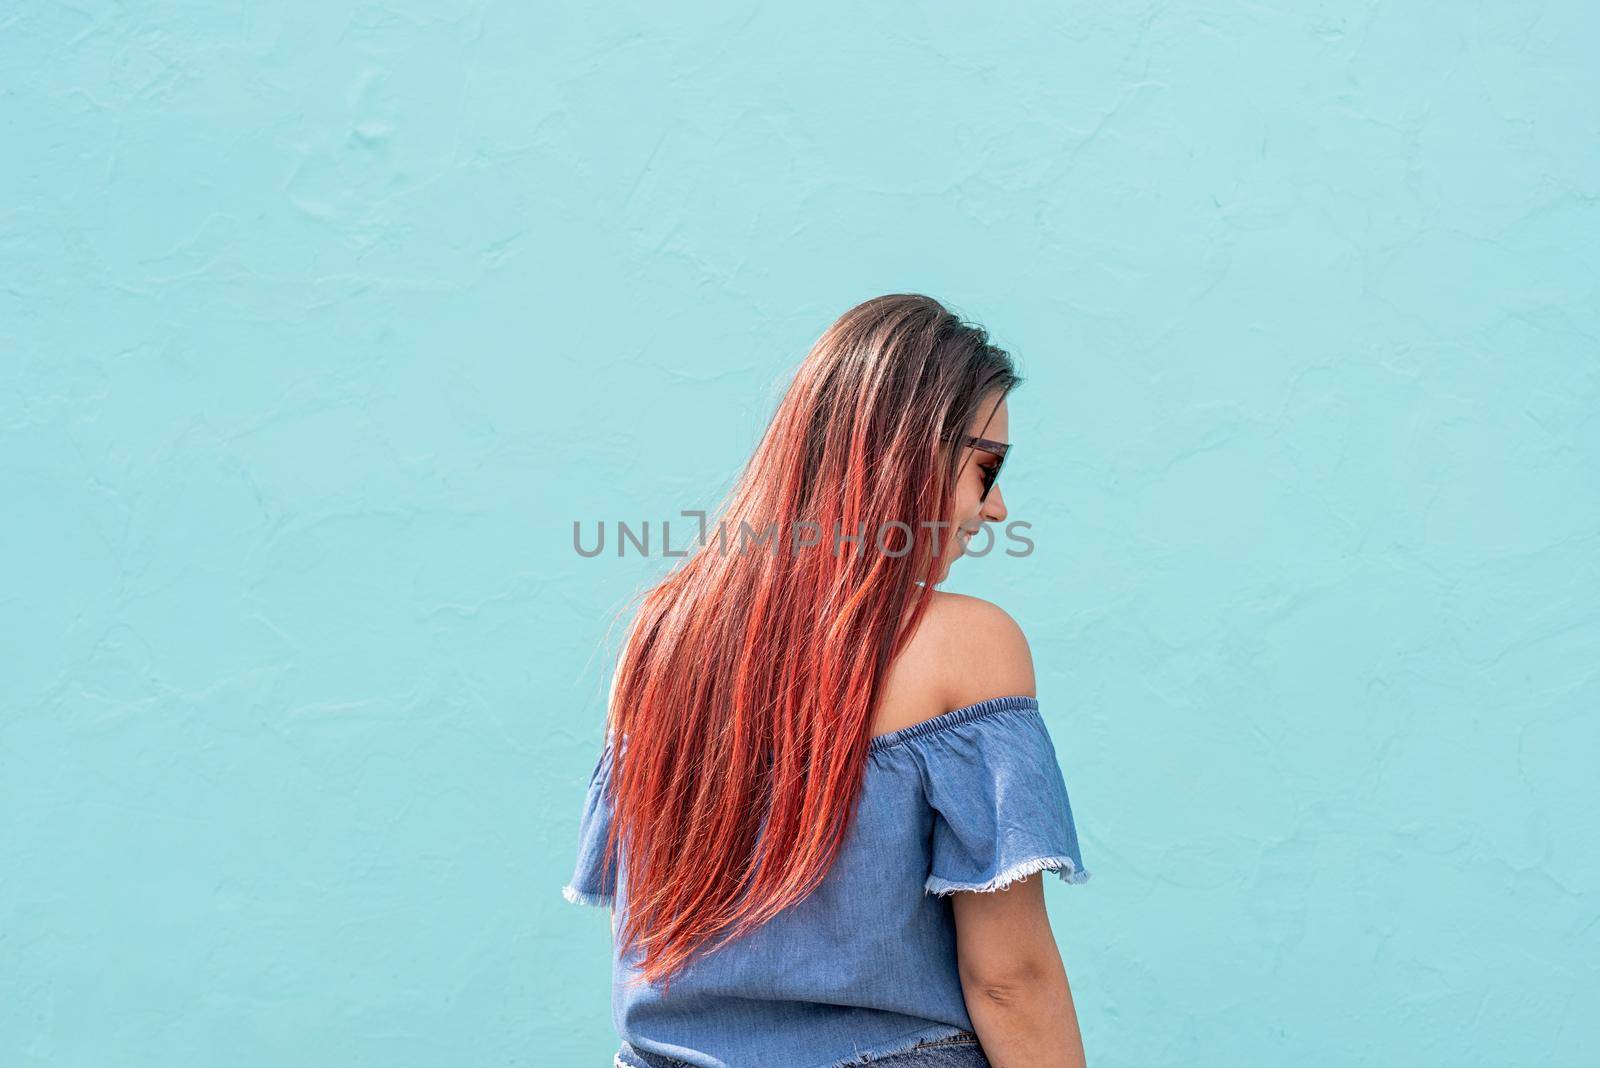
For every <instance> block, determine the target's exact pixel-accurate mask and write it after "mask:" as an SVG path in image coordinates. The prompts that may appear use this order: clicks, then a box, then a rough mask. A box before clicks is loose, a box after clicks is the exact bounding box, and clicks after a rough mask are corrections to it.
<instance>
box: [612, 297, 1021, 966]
mask: <svg viewBox="0 0 1600 1068" xmlns="http://www.w3.org/2000/svg"><path fill="white" fill-rule="evenodd" d="M1020 381H1021V379H1020V378H1019V377H1018V375H1017V373H1016V370H1015V368H1014V366H1013V364H1012V360H1011V357H1010V356H1009V355H1008V354H1007V353H1006V352H1004V351H1003V350H1001V349H999V348H996V347H995V346H993V345H991V344H990V343H989V340H988V335H987V333H986V332H985V331H984V330H983V328H981V327H979V326H976V325H973V324H970V323H967V322H964V321H963V320H962V319H960V318H959V317H957V316H956V315H955V314H953V313H952V312H950V311H948V310H947V309H946V308H945V307H944V306H943V305H941V304H940V303H939V302H938V301H936V300H933V299H932V298H930V297H925V296H921V295H917V294H892V295H888V296H881V297H876V298H874V299H872V300H868V301H865V302H864V303H861V304H858V305H857V306H855V307H854V308H851V309H850V310H849V311H848V312H846V313H845V314H844V315H843V316H841V317H840V318H839V320H838V321H837V322H835V323H834V324H833V325H832V326H830V327H829V328H828V330H827V331H826V332H825V333H824V334H823V335H822V337H821V338H820V339H818V341H817V343H816V345H815V346H813V347H812V349H811V352H810V353H809V354H808V355H807V356H806V358H805V361H804V362H803V363H802V364H801V365H800V368H799V370H798V371H797V372H796V374H795V376H794V380H793V382H792V383H791V384H790V386H789V388H788V390H787V391H786V393H785V395H784V397H783V400H782V402H781V403H780V404H779V405H778V409H777V411H776V413H775V414H774V415H773V418H772V422H771V424H770V425H769V426H768V428H767V431H766V434H765V435H764V436H763V438H762V440H761V443H760V445H759V446H758V447H757V448H756V450H755V453H754V455H753V456H752V457H751V458H750V461H749V463H748V464H747V465H746V467H745V469H744V472H743V473H742V475H741V476H740V479H739V481H738V482H737V483H736V485H735V486H734V487H733V489H732V491H731V492H730V493H729V496H728V499H727V501H726V503H725V505H724V508H723V510H722V512H721V514H720V515H717V516H708V517H707V520H706V524H705V528H704V529H705V530H706V532H707V533H706V536H705V537H704V538H702V539H701V544H700V545H699V546H698V547H697V548H696V549H695V551H694V552H693V553H691V554H690V555H689V556H687V557H685V558H684V560H683V561H682V563H680V565H679V566H678V567H677V568H675V569H674V570H673V571H672V572H671V573H670V574H669V575H668V576H667V577H666V578H665V579H663V580H662V581H661V582H660V583H659V584H657V585H656V586H654V587H653V588H651V589H649V590H647V591H645V592H644V593H643V594H642V600H641V601H640V603H639V607H638V609H637V612H636V614H635V615H634V618H633V622H632V625H631V626H630V627H629V628H628V638H627V641H626V643H625V646H624V649H623V652H622V656H621V658H620V660H619V663H618V667H617V674H616V681H615V683H614V686H613V689H612V695H611V701H610V705H609V709H608V712H607V721H606V722H607V729H608V731H609V732H612V733H613V735H614V739H615V743H616V744H615V748H614V750H613V770H612V776H611V781H610V788H611V790H612V794H611V801H612V813H613V818H612V823H611V830H610V833H609V834H608V836H607V841H606V847H605V848H606V856H607V858H608V860H609V859H614V858H615V857H616V856H618V851H619V850H620V851H621V855H622V856H624V857H625V858H626V864H625V879H626V884H627V895H626V896H627V908H626V915H625V917H624V921H623V923H622V926H621V928H620V931H619V932H618V937H619V939H620V943H619V944H620V945H624V946H630V947H638V948H640V949H641V950H642V962H641V964H640V969H641V971H642V973H643V975H642V979H643V981H645V982H652V983H656V982H660V983H662V984H663V985H665V983H666V982H667V980H668V979H669V978H670V976H671V975H672V974H674V973H675V972H677V971H678V970H679V969H680V968H681V967H682V966H683V965H684V964H685V963H687V962H688V960H689V959H690V958H691V957H692V956H693V955H694V954H695V953H696V952H697V951H699V950H701V949H702V948H703V947H705V946H706V944H707V943H708V942H709V941H710V940H711V938H712V937H713V936H714V935H717V934H719V933H721V934H722V935H723V937H722V938H721V939H720V940H719V941H718V942H717V943H716V945H715V946H712V947H710V948H713V949H714V948H718V947H720V946H721V945H723V944H725V943H726V942H728V941H731V940H732V939H735V938H737V937H739V936H740V935H742V934H744V933H746V932H748V931H750V930H752V929H753V928H755V927H757V926H759V925H760V924H762V923H764V922H765V921H766V920H768V919H770V918H771V917H772V916H774V915H775V914H777V913H778V912H779V911H781V910H782V909H784V908H786V907H787V906H789V905H791V904H793V903H795V902H796V901H799V900H800V899H801V898H803V897H805V896H806V895H807V894H809V893H810V892H811V890H813V889H814V888H815V887H816V886H817V884H818V883H820V882H821V881H822V878H823V876H824V875H825V874H826V873H827V871H828V868H829V867H830V865H831V864H832V862H833V860H834V857H835V856H836V854H837V852H838V849H839V847H840V845H841V843H842V840H843V838H844V835H845V832H846V830H847V829H848V827H849V823H850V818H851V816H852V814H853V812H854V810H855V806H856V802H857V800H858V798H859V796H860V790H861V785H862V782H863V777H864V775H865V772H866V760H867V749H868V742H869V741H870V731H871V727H872V712H873V709H874V707H875V706H876V704H877V700H878V696H879V691H880V684H881V682H882V680H883V678H884V674H885V671H886V669H887V668H888V666H889V664H890V662H891V661H892V660H893V658H894V656H895V655H896V654H897V653H898V652H899V651H900V649H901V648H902V646H903V645H904V643H905V641H906V640H907V639H908V638H909V637H910V635H911V634H912V633H913V632H914V631H915V630H916V626H917V623H918V622H919V621H920V620H921V618H922V616H923V613H924V612H925V611H926V610H927V607H928V604H929V602H930V600H931V598H932V596H933V590H934V582H935V581H937V579H938V570H937V569H938V566H939V559H938V554H937V553H936V552H935V544H934V538H935V536H936V535H937V545H938V548H940V549H944V548H945V547H946V546H948V545H949V544H950V539H951V538H952V537H953V535H954V530H953V527H952V526H951V525H950V524H952V523H953V522H954V519H953V515H952V513H953V509H954V491H955V485H956V477H957V475H958V473H959V471H960V464H961V461H962V457H963V455H964V454H965V453H966V450H965V449H964V448H963V447H961V443H960V436H961V435H962V434H964V433H965V432H966V429H967V427H968V425H969V423H970V422H971V421H972V419H973V417H974V415H975V414H976V413H977V412H978V410H979V405H980V403H986V404H992V405H996V406H997V405H998V403H999V398H1000V397H1003V396H1004V395H1005V394H1006V393H1007V392H1009V391H1010V390H1011V389H1012V388H1013V387H1014V386H1015V385H1016V384H1017V383H1018V382H1020ZM990 410H992V409H990ZM936 520H937V521H942V522H944V523H945V524H946V525H945V526H943V527H939V528H935V529H930V527H929V526H925V525H924V524H925V523H931V522H933V521H936ZM895 521H898V523H902V524H905V528H908V529H905V528H901V527H899V526H896V525H894V523H895ZM719 524H720V526H721V529H723V530H725V531H726V535H727V538H726V542H725V543H724V542H723V541H722V539H719V538H718V537H717V536H716V535H715V533H714V531H716V530H717V529H718V526H719ZM806 524H816V526H815V528H810V527H807V526H806ZM746 528H747V529H748V531H749V535H748V538H749V539H751V540H746V539H745V538H741V532H742V530H744V529H746ZM769 529H772V530H775V532H776V537H775V538H773V539H772V540H771V542H770V543H769V544H770V546H771V547H758V546H759V543H758V542H756V541H755V540H753V539H754V538H757V537H759V536H760V535H762V534H765V533H766V532H768V531H769ZM813 529H814V530H816V531H820V540H817V538H816V537H815V536H814V535H813V534H812V533H811V532H810V531H811V530H813ZM835 532H838V533H839V535H840V537H839V539H838V541H837V542H836V541H835V540H834V534H835ZM880 532H883V534H882V537H881V540H880V537H879V533H880ZM856 534H860V535H862V536H861V537H859V538H858V539H856V540H853V541H852V540H847V538H846V536H847V535H856ZM812 540H817V544H815V545H813V546H811V547H804V546H805V544H806V542H807V541H812ZM797 545H798V546H801V547H799V548H795V547H794V546H797ZM908 546H909V548H908ZM836 550H837V551H836ZM619 900H620V898H619Z"/></svg>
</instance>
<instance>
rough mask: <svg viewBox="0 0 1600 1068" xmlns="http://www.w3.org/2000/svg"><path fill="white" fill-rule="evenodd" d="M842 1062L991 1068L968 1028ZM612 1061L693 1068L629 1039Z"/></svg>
mask: <svg viewBox="0 0 1600 1068" xmlns="http://www.w3.org/2000/svg"><path fill="white" fill-rule="evenodd" d="M843 1063H844V1064H847V1065H861V1066H862V1068H869V1066H870V1068H991V1066H990V1064H989V1058H988V1057H985V1056H984V1055H983V1047H982V1046H981V1045H979V1044H978V1036H977V1035H975V1034H973V1033H972V1032H971V1031H958V1032H956V1033H955V1034H952V1035H946V1036H944V1037H943V1038H930V1039H928V1040H926V1041H924V1042H918V1043H917V1044H916V1045H915V1046H912V1047H911V1048H910V1049H903V1050H901V1051H900V1052H898V1053H886V1054H884V1055H883V1056H881V1057H873V1058H871V1059H869V1060H850V1061H845V1062H843ZM612 1065H613V1068H694V1066H693V1065H691V1064H690V1063H689V1062H688V1061H681V1060H679V1059H678V1058H676V1057H667V1056H664V1055H663V1054H660V1053H652V1052H651V1051H650V1050H646V1049H640V1048H638V1047H637V1046H635V1045H634V1044H633V1043H631V1042H628V1041H624V1042H623V1043H622V1048H621V1049H619V1050H617V1055H616V1058H615V1059H614V1060H613V1061H612Z"/></svg>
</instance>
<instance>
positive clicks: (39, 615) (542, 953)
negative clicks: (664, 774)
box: [0, 0, 1600, 1068]
mask: <svg viewBox="0 0 1600 1068" xmlns="http://www.w3.org/2000/svg"><path fill="white" fill-rule="evenodd" d="M1597 35H1600V17H1597V15H1596V13H1595V8H1594V7H1593V6H1592V5H1588V4H1584V3H1579V2H1577V0H1556V2H1551V3H1547V4H1542V5H1507V4H1484V3H1475V4H1466V5H1442V4H1432V5H1416V4H1410V5H1408V4H1400V3H1389V4H1381V5H1380V4H1374V3H1367V4H1360V5H1355V4H1350V5H1340V4H1334V3H1321V4H1315V5H1290V6H1288V7H1281V6H1280V7H1279V8H1273V7H1270V6H1261V5H1249V4H1222V5H1217V4H1197V3H1176V4H1139V5H1126V6H1119V7H1114V8H1106V7H1105V6H1103V5H1084V6H1082V7H1081V8H1080V9H1078V10H1066V9H1062V8H1060V7H1058V6H1054V5H1042V4H1035V5H1025V6H1018V7H1012V8H1008V9H1004V10H1000V9H974V8H972V7H971V6H970V5H966V6H959V7H958V6H952V5H944V6H937V7H929V6H921V7H917V8H901V9H897V10H890V9H887V8H877V9H870V8H867V7H863V6H862V5H853V4H852V5H836V6H835V7H834V8H833V9H832V10H826V9H825V10H818V9H817V8H816V6H815V5H804V6H797V5H780V6H777V7H773V6H770V5H769V6H767V7H765V8H762V9H760V10H755V9H741V10H737V11H735V10H733V9H732V8H729V9H728V10H726V11H724V12H721V13H717V12H713V11H710V10H708V9H700V10H694V9H690V10H685V9H682V8H680V7H676V6H672V5H667V6H662V5H649V6H646V5H639V6H636V7H634V8H633V9H631V10H622V9H619V8H617V7H616V6H615V5H599V6H596V5H585V4H573V3H567V4H537V5H518V4H496V5H485V4H474V3H459V2H457V3H452V2H448V0H444V2H438V3H419V2H399V0H391V2H385V3H381V4H363V5H345V4H316V3H305V2H301V3H292V4H286V5H260V4H251V5H237V4H235V5H229V4H218V3H212V4H188V5H176V4H165V5H160V4H157V5H132V6H121V5H107V4H102V3H94V2H90V3H84V4H73V5H66V4H51V5H45V4H29V3H24V4H22V5H20V6H13V8H12V9H11V10H9V11H8V12H7V15H6V18H5V33H4V34H3V35H0V72H3V79H4V81H3V85H4V90H5V91H4V93H0V118H3V125H0V129H3V131H4V142H5V157H6V161H7V162H6V165H5V166H4V167H0V493H3V495H4V499H5V501H6V502H7V504H8V507H7V509H6V513H7V515H6V522H5V523H4V526H3V528H0V530H3V533H0V538H3V550H4V560H5V579H4V586H3V589H0V655H3V665H4V670H3V671H0V804H3V807H4V812H5V819H4V821H3V824H0V1063H4V1064H6V1065H8V1066H11V1065H18V1066H22V1065H27V1066H31V1065H51V1066H69V1065H70V1066H78V1065H82V1066H104V1065H117V1066H119V1068H136V1066H145V1065H149V1066H156V1065H160V1066H169V1065H212V1064H215V1065H229V1066H230V1068H247V1066H257V1065H261V1066H267V1065H272V1066H277V1065H288V1064H293V1065H318V1066H321V1065H328V1066H346V1065H357V1064H371V1065H385V1066H412V1065H415V1066H436V1065H444V1064H450V1065H531V1066H542V1065H563V1066H564V1065H579V1064H593V1065H601V1064H605V1063H608V1061H609V1055H610V1052H611V1050H612V1049H613V1048H614V1046H615V1039H614V1037H613V1036H612V1034H611V1032H610V1015H609V1005H608V961H607V952H608V947H609V939H610V930H609V926H608V921H607V914H606V913H605V912H604V911H603V910H592V909H583V908H578V907H575V906H572V905H569V904H567V903H566V902H565V901H563V900H562V898H561V895H560V887H561V885H562V883H563V882H564V881H565V879H566V878H567V876H568V875H569V874H570V871H571V863H572V856H573V851H574V848H575V844H576V842H575V834H576V824H577V817H578V814H579V806H580V803H581V794H582V789H583V786H584V783H585V781H586V777H587V774H588V772H589V770H590V768H591V766H592V764H593V760H594V757H595V756H596V754H597V753H598V745H599V740H600V717H601V715H602V711H603V701H604V694H605V689H606V684H607V681H608V676H609V670H610V656H611V652H612V650H613V648H614V638H615V635H614V634H613V635H610V636H608V634H607V631H606V626H607V623H608V621H609V620H610V618H611V616H612V615H613V614H614V613H615V612H616V611H617V610H618V609H619V608H620V607H621V606H622V605H623V604H624V603H625V602H626V600H627V599H628V597H629V596H630V595H631V594H632V593H634V592H635V591H636V590H637V589H639V588H640V587H641V586H642V585H644V584H645V583H647V582H648V581H649V580H650V579H651V578H652V577H654V576H657V575H659V574H661V573H662V571H663V570H664V568H665V567H666V566H668V565H669V563H670V561H668V560H665V559H663V558H661V557H660V556H659V555H657V556H655V557H652V558H640V557H638V556H637V555H631V556H629V557H627V558H624V559H617V558H616V557H614V556H609V557H605V558H601V559H595V560H587V559H583V558H580V557H579V556H578V555H577V554H576V553H574V551H573V549H572V542H571V524H572V522H573V521H574V520H584V521H596V520H600V519H604V520H607V521H609V522H614V521H616V520H619V519H630V520H634V521H642V520H645V519H650V520H654V521H656V522H657V523H658V522H659V520H661V519H663V518H671V517H672V516H675V515H676V514H677V513H678V511H679V510H680V509H684V508H695V507H705V506H709V505H712V504H714V503H715V502H716V501H717V499H718V497H719V494H720V493H721V491H723V490H724V489H725V488H726V487H727V486H728V485H729V483H730V481H731V479H732V477H733V476H734V475H735V474H736V473H737V471H738V469H739V467H740V465H741V464H742V463H743V460H744V458H745V456H746V455H747V453H748V451H749V449H750V448H751V446H752V445H753V444H754V443H755V441H756V439H757V437H758V435H759V434H760V432H761V430H762V427H763V425H764V423H765V420H766V418H767V416H768V415H769V414H770V412H771V409H772V405H773V403H774V402H775V400H776V398H777V395H778V391H779V390H781V388H782V386H783V383H784V381H785V379H786V376H787V375H788V374H789V373H790V371H791V370H792V369H793V367H794V365H795V364H796V363H797V362H798V360H799V359H800V358H801V356H802V355H803V354H804V352H805V350H806V348H807V347H808V346H809V345H810V343H811V341H812V340H813V339H814V338H815V337H816V336H817V334H818V333H819V332H820V331H821V330H822V329H823V328H824V327H825V326H826V325H827V324H828V323H829V322H830V321H831V320H832V319H833V318H834V317H835V316H836V315H838V314H839V313H840V312H842V311H843V310H844V309H845V308H847V307H849V306H850V305H851V304H853V303H855V302H857V301H859V300H861V299H864V298H866V297H868V296H872V295H874V294H878V293H883V292H891V291H903V290H917V291H924V292H928V293H931V294H933V295H935V296H938V297H940V298H942V299H945V300H947V301H949V302H951V303H952V304H954V305H955V306H956V307H957V308H958V309H959V310H961V311H963V312H964V313H966V314H968V315H969V316H971V317H974V318H976V319H978V320H980V321H982V322H984V323H986V324H987V325H988V326H990V327H991V329H992V330H993V332H994V334H995V336H996V337H997V339H998V340H999V341H1000V342H1001V343H1002V344H1005V345H1007V346H1009V347H1011V348H1012V349H1013V350H1014V351H1015V352H1016V354H1017V355H1018V358H1019V360H1020V361H1021V364H1022V368H1023V371H1024V373H1025V374H1026V375H1027V376H1028V379H1029V381H1028V384H1027V385H1026V386H1025V387H1023V389H1022V391H1021V392H1019V393H1018V394H1017V395H1016V396H1015V397H1014V399H1013V409H1012V430H1013V437H1014V438H1015V440H1016V441H1017V449H1016V452H1015V455H1014V456H1013V458H1012V459H1011V461H1009V463H1008V466H1007V471H1006V490H1007V500H1008V503H1009V505H1010V507H1011V510H1012V515H1013V517H1014V518H1025V519H1027V520H1028V521H1029V522H1031V523H1032V524H1033V530H1032V537H1033V538H1034V540H1035V543H1036V545H1037V551H1036V552H1035V553H1034V554H1033V555H1032V556H1030V557H1028V558H1025V559H1020V560H1017V559H1010V558H1005V557H999V556H994V557H991V558H989V559H986V560H982V561H976V560H970V561H965V562H963V563H962V564H961V565H960V567H959V569H958V571H957V574H956V576H955V577H954V579H953V580H952V583H951V585H952V587H953V588H956V589H959V590H963V591H966V592H971V593H977V594H980V595H983V596H986V597H990V598H992V599H994V600H996V601H998V602H999V603H1001V604H1002V605H1004V606H1005V607H1006V608H1007V609H1008V610H1009V611H1010V612H1011V613H1012V614H1013V615H1014V616H1015V617H1016V618H1017V619H1018V620H1019V621H1020V622H1021V623H1022V624H1023V626H1024V628H1025V629H1026V631H1027V632H1028V634H1029V636H1030V639H1031V641H1032V643H1033V649H1034V655H1035V659H1036V661H1037V665H1038V671H1039V688H1040V689H1039V692H1040V697H1041V702H1042V705H1043V707H1044V709H1045V710H1046V714H1047V716H1048V720H1049V723H1050V725H1051V729H1052V732H1053V734H1054V736H1055V737H1056V739H1057V745H1058V749H1059V752H1060V755H1061V759H1062V764H1063V767H1064V769H1065V771H1066V773H1067V776H1068V781H1069V783H1070V785H1071V789H1072V796H1073V801H1074V806H1075V810H1076V811H1077V813H1078V817H1079V820H1080V830H1081V832H1082V835H1083V852H1084V857H1085V860H1086V861H1087V863H1088V865H1089V867H1090V869H1091V870H1092V871H1093V872H1094V873H1095V876H1096V878H1095V879H1094V881H1092V882H1091V883H1089V884H1086V885H1085V886H1081V887H1069V886H1066V885H1065V884H1059V883H1052V884H1050V886H1049V891H1048V897H1049V904H1050V908H1051V912H1052V919H1053V921H1054V924H1055V928H1056V932H1057V935H1058V937H1059V940H1060V943H1061V946H1062V952H1063V955H1064V958H1065V960H1066V962H1067V966H1068V970H1069V974H1070V975H1071V977H1072V983H1073V989H1074V992H1075V994H1076V998H1077V1003H1078V1007H1079V1012H1080V1015H1081V1019H1082V1023H1083V1031H1084V1035H1085V1041H1086V1045H1087V1048H1088V1051H1089V1054H1090V1060H1091V1063H1094V1064H1096V1065H1100V1066H1152V1065H1175V1066H1176V1065H1191V1064H1207V1065H1220V1064H1229V1065H1253V1064H1261V1065H1277V1064H1296V1065H1328V1066H1334V1065H1339V1066H1343V1065H1348V1064H1384V1065H1406V1066H1410V1065H1418V1064H1429V1065H1433V1064H1439V1065H1443V1064H1449V1065H1479V1064H1481V1065H1502V1064H1541V1065H1589V1064H1595V1063H1597V1062H1600V1023H1597V1021H1600V1015H1597V1014H1596V1013H1595V1012H1594V1011H1593V1010H1594V1008H1595V1005H1596V1002H1597V999H1600V964H1597V961H1600V922H1597V917H1600V894H1597V889H1600V860H1597V851H1596V850H1595V848H1594V844H1595V835H1594V831H1593V828H1592V826H1591V823H1592V820H1593V817H1594V814H1595V811H1596V802H1597V800H1600V798H1597V796H1596V793H1597V791H1596V788H1595V785H1594V782H1595V773H1594V759H1595V754H1596V752H1597V751H1600V747H1597V742H1600V726H1597V719H1596V715H1595V713H1596V705H1597V700H1600V674H1597V672H1596V664H1597V662H1600V610H1597V609H1600V605H1597V601H1600V596H1597V594H1600V492H1597V491H1600V418H1597V410H1600V407H1597V406H1600V302H1597V284H1596V283H1597V268H1600V251H1597V249H1600V137H1597V131H1600V120H1597V114H1596V108H1595V101H1596V100H1597V99H1600V84H1597V82H1600V78H1597V76H1596V74H1595V73H1594V67H1593V63H1592V61H1593V51H1594V42H1595V40H1596V39H1597ZM907 978H908V977H898V980H897V981H906V980H907Z"/></svg>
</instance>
